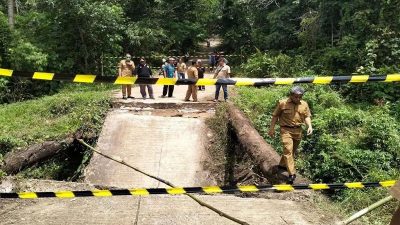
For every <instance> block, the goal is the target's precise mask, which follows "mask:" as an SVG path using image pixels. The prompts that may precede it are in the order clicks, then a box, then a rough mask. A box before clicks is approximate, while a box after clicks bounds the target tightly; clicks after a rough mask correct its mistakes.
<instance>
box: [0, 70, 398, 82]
mask: <svg viewBox="0 0 400 225" xmlns="http://www.w3.org/2000/svg"><path fill="white" fill-rule="evenodd" d="M0 76H4V77H22V78H29V79H34V80H58V81H69V82H75V83H111V84H156V85H197V86H204V85H220V84H225V85H235V86H267V85H291V84H299V83H311V84H334V83H367V82H399V81H400V74H388V75H376V76H375V75H373V76H370V75H354V76H326V77H302V78H255V79H253V78H229V79H207V78H204V79H175V78H137V77H113V76H96V75H92V74H61V73H48V72H21V71H13V70H9V69H1V68H0Z"/></svg>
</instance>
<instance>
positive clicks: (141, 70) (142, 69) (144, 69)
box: [134, 58, 154, 99]
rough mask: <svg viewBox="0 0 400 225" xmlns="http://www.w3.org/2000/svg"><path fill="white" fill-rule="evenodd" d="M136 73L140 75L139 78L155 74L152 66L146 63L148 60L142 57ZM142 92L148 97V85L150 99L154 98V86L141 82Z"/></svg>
mask: <svg viewBox="0 0 400 225" xmlns="http://www.w3.org/2000/svg"><path fill="white" fill-rule="evenodd" d="M134 74H135V75H137V76H138V78H150V77H152V76H153V73H152V72H151V69H150V67H149V66H148V65H147V64H146V60H145V59H144V58H141V59H140V63H139V65H138V66H137V67H136V68H135V71H134ZM139 87H140V94H142V97H143V99H146V98H147V93H146V87H147V90H148V92H149V97H150V99H154V94H153V87H152V85H149V84H139Z"/></svg>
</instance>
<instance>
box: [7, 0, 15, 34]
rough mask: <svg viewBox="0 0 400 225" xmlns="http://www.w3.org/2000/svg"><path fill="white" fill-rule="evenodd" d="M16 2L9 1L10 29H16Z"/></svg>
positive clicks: (13, 0)
mask: <svg viewBox="0 0 400 225" xmlns="http://www.w3.org/2000/svg"><path fill="white" fill-rule="evenodd" d="M14 10H15V0H8V25H9V26H10V29H11V30H13V29H14V25H15V11H14Z"/></svg>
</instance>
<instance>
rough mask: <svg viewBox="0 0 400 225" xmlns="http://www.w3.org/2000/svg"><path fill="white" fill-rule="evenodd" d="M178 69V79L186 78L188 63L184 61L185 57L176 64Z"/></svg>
mask: <svg viewBox="0 0 400 225" xmlns="http://www.w3.org/2000/svg"><path fill="white" fill-rule="evenodd" d="M176 67H177V68H176V70H177V71H178V79H185V72H186V67H187V66H186V64H185V62H184V61H183V58H180V59H179V62H178V64H177V66H176Z"/></svg>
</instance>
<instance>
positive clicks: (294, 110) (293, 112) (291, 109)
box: [272, 98, 311, 127]
mask: <svg viewBox="0 0 400 225" xmlns="http://www.w3.org/2000/svg"><path fill="white" fill-rule="evenodd" d="M272 115H273V116H276V117H278V118H279V125H280V126H281V127H285V126H287V127H299V126H301V125H302V124H304V123H305V119H306V118H307V117H310V116H311V112H310V108H309V107H308V104H307V102H305V101H303V100H301V101H300V103H299V104H297V105H296V104H294V103H293V102H292V100H291V99H290V98H288V99H284V100H281V101H279V103H278V105H277V106H276V108H275V111H274V113H273V114H272Z"/></svg>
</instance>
